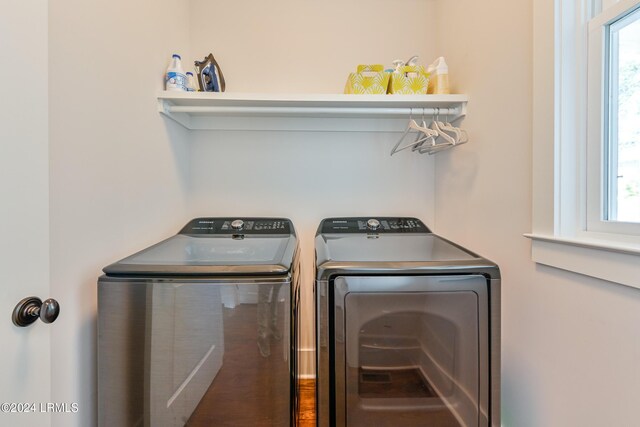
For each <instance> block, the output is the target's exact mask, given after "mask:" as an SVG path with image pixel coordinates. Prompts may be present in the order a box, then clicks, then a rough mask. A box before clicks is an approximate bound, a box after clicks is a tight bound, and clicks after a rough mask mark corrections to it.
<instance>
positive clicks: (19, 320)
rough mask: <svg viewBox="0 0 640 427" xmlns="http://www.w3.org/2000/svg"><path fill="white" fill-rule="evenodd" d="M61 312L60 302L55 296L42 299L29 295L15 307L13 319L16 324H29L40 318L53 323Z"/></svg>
mask: <svg viewBox="0 0 640 427" xmlns="http://www.w3.org/2000/svg"><path fill="white" fill-rule="evenodd" d="M59 314H60V304H58V301H56V300H54V299H53V298H49V299H46V300H44V302H42V300H41V299H40V298H38V297H27V298H25V299H23V300H21V301H20V302H19V303H18V304H17V305H16V308H14V309H13V315H12V316H11V320H13V324H14V325H16V326H22V327H24V326H29V325H30V324H32V323H33V322H35V321H36V320H38V318H40V320H42V321H43V322H44V323H52V322H54V321H55V320H56V319H57V318H58V315H59Z"/></svg>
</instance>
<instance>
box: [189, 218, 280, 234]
mask: <svg viewBox="0 0 640 427" xmlns="http://www.w3.org/2000/svg"><path fill="white" fill-rule="evenodd" d="M292 231H293V230H292V228H291V226H290V225H289V221H288V220H287V219H283V218H243V219H239V218H196V219H194V220H192V221H191V222H190V223H189V224H187V225H186V226H185V227H184V228H183V229H182V230H181V231H180V233H181V234H190V235H193V234H223V235H224V234H234V235H238V234H290V233H291V232H292Z"/></svg>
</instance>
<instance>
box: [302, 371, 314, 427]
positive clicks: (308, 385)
mask: <svg viewBox="0 0 640 427" xmlns="http://www.w3.org/2000/svg"><path fill="white" fill-rule="evenodd" d="M298 423H299V424H298V425H299V426H300V427H312V426H315V425H316V381H315V380H300V413H299V417H298Z"/></svg>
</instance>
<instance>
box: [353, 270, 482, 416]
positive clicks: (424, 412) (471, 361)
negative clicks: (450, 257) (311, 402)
mask: <svg viewBox="0 0 640 427" xmlns="http://www.w3.org/2000/svg"><path fill="white" fill-rule="evenodd" d="M392 280H393V279H392ZM478 304H479V301H478V295H477V294H476V293H475V292H473V291H462V290H460V291H455V292H404V293H378V292H352V293H347V294H346V295H345V298H344V360H345V370H344V372H345V374H344V386H345V387H344V389H345V395H344V402H345V418H346V424H347V425H349V426H372V425H375V426H398V425H434V426H435V425H437V426H442V427H448V426H452V427H453V426H456V427H457V426H478V425H479V424H478V423H479V410H478V407H479V388H480V379H479V368H478V366H479V336H478V334H479V332H478V327H479V326H478V317H479V314H478Z"/></svg>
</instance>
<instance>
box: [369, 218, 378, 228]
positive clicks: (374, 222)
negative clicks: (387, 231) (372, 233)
mask: <svg viewBox="0 0 640 427" xmlns="http://www.w3.org/2000/svg"><path fill="white" fill-rule="evenodd" d="M367 228H368V229H369V230H377V229H378V228H380V221H378V220H377V219H373V218H372V219H370V220H369V221H367Z"/></svg>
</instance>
